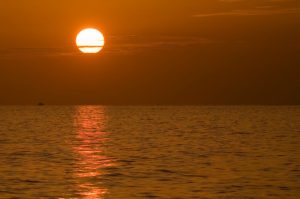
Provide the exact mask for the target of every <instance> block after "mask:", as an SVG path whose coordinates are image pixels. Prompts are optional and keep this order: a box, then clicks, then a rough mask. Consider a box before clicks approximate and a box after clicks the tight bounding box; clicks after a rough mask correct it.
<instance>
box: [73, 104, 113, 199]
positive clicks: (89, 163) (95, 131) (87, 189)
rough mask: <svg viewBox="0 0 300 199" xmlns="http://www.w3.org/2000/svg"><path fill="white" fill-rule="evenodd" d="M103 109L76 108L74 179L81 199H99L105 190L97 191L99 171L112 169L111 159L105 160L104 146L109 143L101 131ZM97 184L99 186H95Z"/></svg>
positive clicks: (104, 118)
mask: <svg viewBox="0 0 300 199" xmlns="http://www.w3.org/2000/svg"><path fill="white" fill-rule="evenodd" d="M105 122H106V116H105V108H104V107H100V106H79V107H77V108H76V116H75V127H76V133H77V142H78V143H77V144H76V146H75V147H74V152H75V154H77V155H78V161H77V163H76V169H75V177H76V179H78V181H79V182H78V183H79V184H78V191H79V194H80V195H81V197H82V198H84V199H102V198H104V196H105V194H106V193H107V192H108V190H107V189H106V188H104V187H100V186H99V184H101V176H103V175H104V171H103V169H104V168H106V167H110V166H113V161H112V158H110V157H107V156H105V154H104V151H103V150H104V144H105V143H106V142H107V141H108V140H109V138H108V132H106V131H105ZM99 181H100V183H99Z"/></svg>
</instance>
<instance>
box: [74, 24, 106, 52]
mask: <svg viewBox="0 0 300 199" xmlns="http://www.w3.org/2000/svg"><path fill="white" fill-rule="evenodd" d="M104 43H105V42H104V36H103V34H102V33H101V32H100V31H99V30H97V29H94V28H86V29H83V30H81V31H80V32H79V33H78V35H77V37H76V45H77V47H78V48H79V50H80V51H81V52H83V53H98V52H100V51H101V50H102V49H103V47H104Z"/></svg>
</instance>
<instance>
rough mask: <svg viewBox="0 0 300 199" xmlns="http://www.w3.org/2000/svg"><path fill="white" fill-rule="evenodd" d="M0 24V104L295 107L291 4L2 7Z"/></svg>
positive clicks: (294, 2) (139, 1) (298, 9)
mask: <svg viewBox="0 0 300 199" xmlns="http://www.w3.org/2000/svg"><path fill="white" fill-rule="evenodd" d="M0 24H1V29H0V44H1V45H0V72H1V73H0V89H1V95H0V96H1V98H0V104H36V103H37V102H39V101H43V102H45V103H46V104H300V80H299V74H300V68H299V66H300V1H298V0H201V1H199V0H186V1H183V0H172V1H171V0H151V1H150V0H127V1H121V0H109V1H101V0H85V1H81V0H64V1H61V0H43V1H38V0H30V1H28V0H18V1H9V0H3V1H1V2H0ZM86 27H95V28H98V29H100V30H101V31H102V32H103V33H104V35H105V36H106V46H105V48H104V50H103V51H102V52H101V53H100V54H97V55H83V54H81V53H79V52H78V50H77V48H76V47H75V43H74V41H75V37H76V34H77V33H78V32H79V31H80V30H81V29H82V28H86Z"/></svg>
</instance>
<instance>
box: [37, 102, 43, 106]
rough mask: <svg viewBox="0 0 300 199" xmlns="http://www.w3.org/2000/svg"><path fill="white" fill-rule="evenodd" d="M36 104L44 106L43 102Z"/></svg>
mask: <svg viewBox="0 0 300 199" xmlns="http://www.w3.org/2000/svg"><path fill="white" fill-rule="evenodd" d="M37 105H38V106H45V104H44V103H43V102H39V103H38V104H37Z"/></svg>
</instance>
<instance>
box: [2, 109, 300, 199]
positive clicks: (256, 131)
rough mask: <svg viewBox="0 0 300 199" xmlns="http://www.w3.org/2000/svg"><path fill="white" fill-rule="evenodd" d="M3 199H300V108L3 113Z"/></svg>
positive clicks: (19, 110) (71, 110) (30, 111)
mask: <svg viewBox="0 0 300 199" xmlns="http://www.w3.org/2000/svg"><path fill="white" fill-rule="evenodd" d="M0 198H1V199H6V198H84V199H102V198H103V199H104V198H117V199H121V198H174V199H175V198H177V199H179V198H300V107H234V106H232V107H102V106H57V107H55V106H41V107H38V106H37V107H33V106H32V107H30V106H28V107H26V106H7V107H0Z"/></svg>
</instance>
